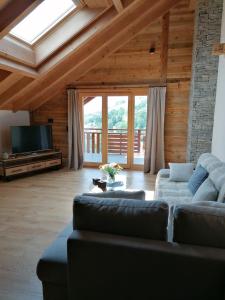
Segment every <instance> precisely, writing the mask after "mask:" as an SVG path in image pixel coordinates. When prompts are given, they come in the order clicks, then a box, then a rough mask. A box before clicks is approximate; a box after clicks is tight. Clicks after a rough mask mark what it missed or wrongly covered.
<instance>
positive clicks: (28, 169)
mask: <svg viewBox="0 0 225 300" xmlns="http://www.w3.org/2000/svg"><path fill="white" fill-rule="evenodd" d="M61 167H62V152H60V151H40V152H36V153H35V154H32V153H31V154H26V155H24V154H21V155H19V154H17V155H15V156H14V155H12V156H10V157H9V158H8V159H1V160H0V176H1V177H2V178H3V179H6V180H9V179H12V178H14V177H18V176H21V175H25V174H32V173H35V172H37V171H41V170H50V169H59V168H61Z"/></svg>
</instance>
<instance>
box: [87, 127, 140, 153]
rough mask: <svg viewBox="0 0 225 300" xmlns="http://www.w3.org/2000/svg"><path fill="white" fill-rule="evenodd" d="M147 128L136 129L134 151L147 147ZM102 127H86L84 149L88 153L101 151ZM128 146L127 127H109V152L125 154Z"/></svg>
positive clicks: (138, 151) (137, 151)
mask: <svg viewBox="0 0 225 300" xmlns="http://www.w3.org/2000/svg"><path fill="white" fill-rule="evenodd" d="M145 135H146V130H144V129H136V130H135V132H134V152H135V153H141V152H142V151H143V150H144V148H145ZM101 145H102V129H99V128H95V129H92V128H85V129H84V150H85V152H86V153H101V151H102V149H101ZM127 148H128V131H127V129H108V153H109V154H124V153H127Z"/></svg>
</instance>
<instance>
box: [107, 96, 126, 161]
mask: <svg viewBox="0 0 225 300" xmlns="http://www.w3.org/2000/svg"><path fill="white" fill-rule="evenodd" d="M127 145H128V96H109V97H108V162H110V163H111V162H117V163H121V164H127Z"/></svg>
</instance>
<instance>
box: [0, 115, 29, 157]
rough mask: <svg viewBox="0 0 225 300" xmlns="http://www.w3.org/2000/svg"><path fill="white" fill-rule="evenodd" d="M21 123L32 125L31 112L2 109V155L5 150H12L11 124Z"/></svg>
mask: <svg viewBox="0 0 225 300" xmlns="http://www.w3.org/2000/svg"><path fill="white" fill-rule="evenodd" d="M20 125H30V115H29V112H27V111H19V112H16V113H14V112H12V111H9V110H0V155H1V153H2V152H4V151H6V152H11V138H10V126H20Z"/></svg>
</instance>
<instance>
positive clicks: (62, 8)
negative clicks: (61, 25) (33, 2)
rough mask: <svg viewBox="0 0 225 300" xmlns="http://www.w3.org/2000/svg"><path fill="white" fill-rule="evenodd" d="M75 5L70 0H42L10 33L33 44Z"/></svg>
mask: <svg viewBox="0 0 225 300" xmlns="http://www.w3.org/2000/svg"><path fill="white" fill-rule="evenodd" d="M75 7H76V5H75V4H74V2H73V1H72V0H44V1H43V2H42V3H41V4H40V5H38V6H37V7H36V8H35V9H34V10H33V11H32V12H31V13H30V14H29V15H28V16H27V17H25V18H24V19H23V20H22V21H21V22H20V23H19V24H18V25H17V26H15V27H14V28H13V29H12V30H11V31H10V33H11V34H12V35H14V36H16V37H17V38H19V39H21V40H23V41H25V42H27V43H29V44H33V43H34V42H36V41H37V40H38V39H39V38H40V37H41V36H42V35H43V34H45V33H46V32H47V31H49V30H50V29H51V28H52V27H53V26H55V25H56V24H57V23H58V22H59V21H60V20H62V19H63V18H64V17H65V16H66V15H67V14H68V13H70V12H71V11H72V10H73V9H74V8H75Z"/></svg>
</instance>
